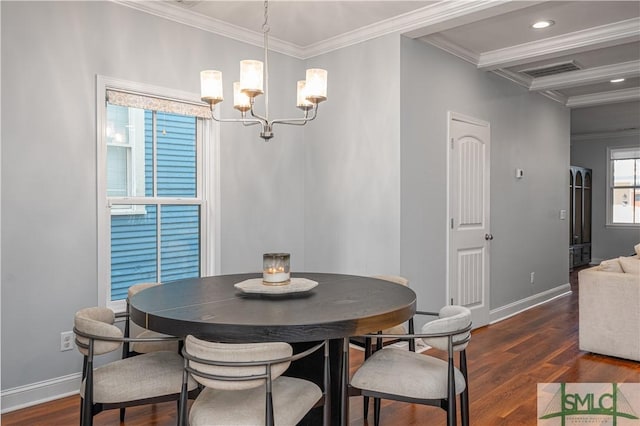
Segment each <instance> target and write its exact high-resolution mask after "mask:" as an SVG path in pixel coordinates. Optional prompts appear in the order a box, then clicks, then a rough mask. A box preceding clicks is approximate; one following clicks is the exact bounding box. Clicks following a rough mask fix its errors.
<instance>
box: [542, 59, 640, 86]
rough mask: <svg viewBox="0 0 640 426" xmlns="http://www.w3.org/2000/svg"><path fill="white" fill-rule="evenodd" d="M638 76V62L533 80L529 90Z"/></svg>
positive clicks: (639, 61)
mask: <svg viewBox="0 0 640 426" xmlns="http://www.w3.org/2000/svg"><path fill="white" fill-rule="evenodd" d="M638 76H640V60H636V61H629V62H622V63H620V64H612V65H604V66H601V67H595V68H589V69H585V70H577V71H569V72H563V73H561V74H556V75H549V76H546V77H538V78H534V79H533V81H532V82H531V85H530V86H529V90H532V91H538V90H553V89H566V88H569V87H576V86H585V85H587V84H594V83H602V82H607V81H610V80H611V79H613V78H630V77H638Z"/></svg>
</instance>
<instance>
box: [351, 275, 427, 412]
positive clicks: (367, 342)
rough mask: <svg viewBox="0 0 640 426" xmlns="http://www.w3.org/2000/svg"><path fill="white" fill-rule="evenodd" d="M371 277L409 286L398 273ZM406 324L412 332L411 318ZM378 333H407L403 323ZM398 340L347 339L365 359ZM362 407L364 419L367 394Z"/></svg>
mask: <svg viewBox="0 0 640 426" xmlns="http://www.w3.org/2000/svg"><path fill="white" fill-rule="evenodd" d="M372 278H377V279H379V280H385V281H389V282H392V283H395V284H400V285H403V286H405V287H409V280H408V279H406V278H405V277H401V276H399V275H374V276H373V277H372ZM408 325H409V330H408V332H409V333H410V334H413V333H414V325H413V318H411V319H410V320H409V321H408ZM380 334H388V335H403V334H407V329H406V328H405V326H404V324H397V325H394V326H393V327H390V328H386V329H384V330H381V331H380ZM400 340H401V339H399V338H398V337H392V338H389V337H387V338H382V337H378V338H372V336H353V337H351V338H350V339H349V343H351V344H353V345H356V346H359V347H361V348H363V349H364V358H365V359H367V358H369V357H370V356H371V354H372V353H373V352H374V351H375V350H378V349H381V348H382V347H384V346H387V345H391V344H394V343H397V342H398V341H400ZM415 345H416V340H415V339H410V340H409V350H411V351H414V352H415V350H416V346H415ZM363 407H364V418H365V419H366V418H367V416H368V414H369V397H367V396H365V397H364V400H363Z"/></svg>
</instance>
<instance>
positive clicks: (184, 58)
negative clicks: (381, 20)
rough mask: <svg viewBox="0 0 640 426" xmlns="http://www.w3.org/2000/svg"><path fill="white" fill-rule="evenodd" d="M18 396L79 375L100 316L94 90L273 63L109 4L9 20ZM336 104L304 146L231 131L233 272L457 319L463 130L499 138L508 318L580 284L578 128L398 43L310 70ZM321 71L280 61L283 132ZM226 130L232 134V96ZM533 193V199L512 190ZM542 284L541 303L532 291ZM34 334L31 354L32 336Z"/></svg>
mask: <svg viewBox="0 0 640 426" xmlns="http://www.w3.org/2000/svg"><path fill="white" fill-rule="evenodd" d="M0 7H1V11H2V13H1V19H2V64H3V69H2V71H3V72H2V94H3V96H2V110H3V113H4V115H3V117H2V136H3V144H2V153H1V159H2V165H1V171H2V178H1V183H2V188H1V190H2V196H3V200H2V209H3V210H2V225H1V227H2V231H3V232H2V247H1V253H2V342H3V345H2V361H3V364H2V380H3V381H2V389H10V388H13V387H16V386H21V385H27V384H31V383H36V382H39V381H44V380H48V379H52V378H56V377H61V376H64V375H67V374H72V373H76V372H78V371H79V369H80V364H81V358H80V356H79V355H78V354H77V353H75V352H63V353H61V352H59V350H58V349H59V333H60V332H61V331H65V330H70V329H71V327H72V325H71V320H72V316H73V313H74V312H75V311H76V310H78V309H79V308H82V307H85V306H91V305H95V304H96V303H97V284H96V279H97V278H96V277H97V262H98V260H99V259H98V258H97V248H96V247H97V245H96V242H97V235H96V215H97V212H96V199H97V197H98V196H99V194H96V141H95V75H96V74H101V75H106V76H110V77H116V78H121V79H126V80H132V81H139V82H144V83H147V84H154V85H158V86H164V87H168V88H172V89H179V90H185V91H190V92H196V93H197V92H198V90H199V87H198V86H199V79H198V73H199V71H200V70H201V69H205V68H211V67H214V66H215V67H216V68H218V69H220V70H222V71H223V73H224V75H225V79H226V80H227V81H228V82H229V83H230V81H231V79H234V78H235V77H236V75H237V72H238V61H239V60H240V59H244V58H245V57H261V55H262V54H261V49H260V48H258V47H252V46H248V45H246V44H243V43H239V42H235V41H233V40H229V39H225V38H222V37H219V36H215V35H213V34H210V33H206V32H203V31H200V30H196V29H193V28H189V27H186V26H183V25H180V24H177V23H173V22H170V21H166V20H163V19H161V18H158V17H154V16H150V15H146V14H144V13H141V12H137V11H134V10H131V9H129V8H126V7H123V6H120V5H117V4H113V3H105V2H89V3H81V2H56V3H53V2H43V3H33V2H4V1H3V2H1V3H0ZM307 62H308V64H309V65H321V66H322V67H326V68H327V69H328V71H329V89H328V90H329V100H328V101H327V102H326V103H324V104H322V105H321V107H320V114H319V117H318V118H317V119H316V121H314V122H312V123H310V124H309V125H307V126H306V127H305V128H303V129H300V128H291V127H289V128H287V127H276V137H275V138H274V139H273V140H272V141H271V142H269V143H267V144H265V143H263V142H262V141H261V140H260V139H259V138H258V136H257V131H256V129H254V128H248V129H245V128H242V127H241V126H236V125H231V124H226V125H222V127H221V143H220V167H221V171H220V187H221V200H220V201H221V203H220V204H221V218H220V220H221V230H220V233H221V235H220V246H221V247H220V253H221V265H220V269H219V271H218V272H220V273H231V272H238V271H247V270H258V269H259V267H260V260H261V257H260V256H261V254H262V253H263V252H264V251H269V250H286V251H289V252H291V253H292V267H293V269H299V270H302V269H305V270H309V271H312V270H315V271H334V272H348V273H356V274H377V273H390V274H394V273H402V274H404V275H406V276H407V277H408V278H409V279H410V280H411V281H412V284H411V285H412V287H413V288H414V289H415V290H416V291H417V293H418V297H419V305H420V307H421V308H424V309H436V308H438V307H440V306H441V305H442V304H443V303H445V300H444V299H445V282H444V279H445V264H444V261H445V255H446V253H445V243H446V217H445V214H446V205H445V199H446V193H445V187H446V165H445V159H446V151H445V142H444V141H445V134H446V111H447V110H453V111H457V112H461V113H464V114H467V115H471V116H475V117H478V118H480V119H484V120H487V121H490V122H491V125H492V169H491V184H492V196H491V211H492V224H493V234H494V235H495V236H496V239H495V240H494V242H493V243H492V264H491V267H492V307H499V306H503V305H505V304H508V303H511V302H513V301H517V300H519V299H522V298H525V297H527V296H529V295H531V294H536V293H540V292H543V291H545V290H547V289H550V288H554V287H556V286H559V285H562V284H565V283H566V282H568V274H567V271H568V259H567V244H566V241H565V240H566V238H565V236H566V235H567V231H568V230H567V226H568V225H567V223H566V221H564V222H563V221H560V220H559V219H558V211H559V210H560V209H561V208H565V209H566V208H567V191H565V189H566V188H567V186H568V182H567V173H566V169H567V166H568V164H569V142H568V121H569V120H568V112H567V111H566V110H565V109H564V108H562V107H561V106H559V105H558V104H556V103H554V102H552V101H549V100H547V99H545V98H543V97H541V96H538V95H535V94H529V93H528V92H527V91H525V90H524V89H522V88H519V87H517V86H515V85H512V84H511V83H509V82H507V81H505V80H502V79H500V78H498V77H495V76H493V75H491V74H488V73H485V72H480V71H477V70H476V69H474V68H473V67H472V66H471V65H469V64H467V63H465V62H462V61H460V60H458V59H456V58H453V57H451V56H449V55H447V54H445V53H443V52H440V51H438V50H437V49H435V48H432V47H429V46H425V45H423V44H420V43H418V42H415V41H411V40H406V39H402V38H401V37H399V36H397V35H390V36H386V37H381V38H378V39H375V40H371V41H368V42H365V43H361V44H358V45H355V46H351V47H347V48H344V49H341V50H338V51H336V52H332V53H328V54H325V55H322V56H320V57H317V58H314V59H312V60H309V61H307ZM305 65H307V64H305V63H302V62H301V61H298V60H295V59H292V58H288V57H284V56H282V55H277V54H273V55H271V56H270V67H271V69H270V71H271V72H270V74H271V81H270V84H271V86H270V89H271V93H272V96H271V102H272V104H271V107H272V113H273V115H274V116H291V115H297V114H296V111H295V108H294V106H293V105H294V102H295V87H294V86H293V82H295V81H296V80H298V79H301V78H302V76H303V75H304V74H303V73H304V68H306V66H305ZM229 83H228V84H227V87H225V90H226V94H227V98H228V99H229V101H227V102H224V103H223V104H222V105H223V115H224V116H231V115H232V110H231V102H230V99H231V91H230V86H229ZM516 167H520V168H523V169H524V170H525V173H526V177H525V179H524V180H522V181H515V179H514V178H513V171H514V169H515V168H516ZM531 271H535V272H536V277H537V280H536V284H535V285H534V286H532V285H531V284H529V273H530V272H531ZM25 330H29V333H30V334H29V336H28V338H25V334H24V331H25Z"/></svg>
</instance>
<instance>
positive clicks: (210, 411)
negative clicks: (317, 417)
mask: <svg viewBox="0 0 640 426" xmlns="http://www.w3.org/2000/svg"><path fill="white" fill-rule="evenodd" d="M272 396H273V417H274V420H275V424H276V425H283V426H289V425H290V426H293V425H296V424H297V423H298V422H300V420H302V418H303V417H304V416H305V414H306V413H307V412H308V411H309V410H310V409H311V408H313V406H314V405H315V404H316V403H317V402H318V401H319V400H320V398H322V391H321V390H320V388H319V387H318V386H317V385H316V384H314V383H312V382H309V381H307V380H302V379H297V378H293V377H287V376H281V377H279V378H278V379H276V380H274V381H273V387H272ZM265 398H266V396H265V387H264V386H258V387H254V388H251V389H245V390H237V391H225V390H218V389H212V388H205V389H204V390H203V391H202V392H201V393H200V395H199V396H198V398H196V400H195V401H194V403H193V405H192V406H191V409H190V412H189V424H190V425H191V426H205V425H206V426H214V425H224V426H232V425H261V424H264V420H265V411H264V409H265Z"/></svg>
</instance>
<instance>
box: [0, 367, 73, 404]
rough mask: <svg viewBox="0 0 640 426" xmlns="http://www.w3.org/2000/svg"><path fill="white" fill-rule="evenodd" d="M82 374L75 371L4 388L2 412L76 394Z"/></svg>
mask: <svg viewBox="0 0 640 426" xmlns="http://www.w3.org/2000/svg"><path fill="white" fill-rule="evenodd" d="M80 380H81V374H80V373H74V374H69V375H68V376H62V377H56V378H54V379H50V380H45V381H42V382H37V383H31V384H29V385H24V386H18V387H15V388H11V389H7V390H3V391H2V393H1V394H0V397H1V401H0V407H1V408H0V413H2V414H4V413H8V412H10V411H15V410H19V409H21V408H26V407H31V406H32V405H37V404H42V403H43V402H48V401H53V400H55V399H60V398H64V397H67V396H71V395H75V394H77V393H78V390H79V389H80Z"/></svg>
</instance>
